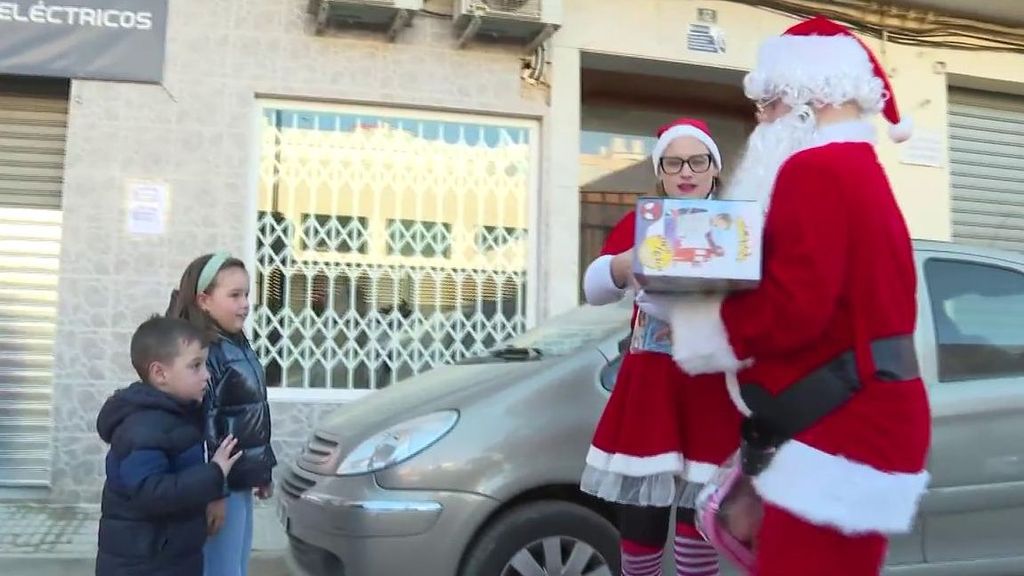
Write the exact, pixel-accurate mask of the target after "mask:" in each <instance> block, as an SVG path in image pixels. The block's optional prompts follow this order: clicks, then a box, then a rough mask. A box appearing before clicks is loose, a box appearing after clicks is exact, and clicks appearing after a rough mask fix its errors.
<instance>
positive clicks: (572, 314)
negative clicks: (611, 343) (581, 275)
mask: <svg viewBox="0 0 1024 576" xmlns="http://www.w3.org/2000/svg"><path fill="white" fill-rule="evenodd" d="M632 310H633V308H632V302H624V303H622V304H616V305H610V306H580V307H579V308H576V309H573V310H570V311H569V312H566V313H564V314H560V315H558V316H555V317H553V318H549V319H547V320H545V321H544V322H542V323H541V324H539V325H538V326H537V327H536V328H533V329H532V330H528V331H526V332H524V333H522V334H520V335H519V336H516V337H515V338H512V339H511V340H509V341H508V342H506V343H505V344H504V345H503V346H511V347H522V348H533V349H536V350H538V351H539V352H541V353H542V354H543V355H544V356H545V357H549V356H564V355H568V354H572V353H574V352H576V351H578V350H580V349H581V348H583V347H584V346H591V345H593V344H595V343H597V342H600V341H601V340H604V339H605V338H609V337H611V336H612V335H613V334H614V333H615V332H618V331H621V330H623V329H624V328H626V327H627V326H629V315H630V313H631V312H632Z"/></svg>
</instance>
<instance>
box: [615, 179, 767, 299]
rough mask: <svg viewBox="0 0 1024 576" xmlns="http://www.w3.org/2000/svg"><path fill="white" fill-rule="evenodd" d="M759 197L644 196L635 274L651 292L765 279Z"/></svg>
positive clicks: (737, 286) (748, 284) (731, 286)
mask: <svg viewBox="0 0 1024 576" xmlns="http://www.w3.org/2000/svg"><path fill="white" fill-rule="evenodd" d="M763 226H764V212H763V211H762V209H761V205H760V204H759V203H757V202H748V201H737V200H701V199H685V198H641V199H640V200H639V201H638V202H637V210H636V258H634V260H633V274H634V276H636V279H637V281H638V282H639V284H640V286H641V287H642V288H643V289H644V290H646V291H648V292H719V291H728V290H742V289H750V288H755V287H756V286H757V285H758V283H759V282H760V280H761V230H762V228H763Z"/></svg>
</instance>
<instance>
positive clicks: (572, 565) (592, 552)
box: [461, 501, 619, 576]
mask: <svg viewBox="0 0 1024 576" xmlns="http://www.w3.org/2000/svg"><path fill="white" fill-rule="evenodd" d="M618 573H619V533H618V531H617V530H616V529H615V527H614V526H612V524H611V523H610V522H608V520H605V519H604V518H603V517H602V516H601V515H599V514H597V513H596V512H594V511H592V510H589V509H588V508H585V507H583V506H580V505H577V504H572V503H570V502H557V501H546V502H534V503H531V504H524V505H522V506H519V507H516V508H513V509H512V510H509V511H508V512H505V513H504V514H502V515H501V516H500V517H499V518H498V519H497V520H496V521H495V522H494V523H493V524H492V525H491V526H489V527H488V528H487V529H486V530H485V531H484V532H483V534H481V535H480V537H479V538H478V539H477V541H476V543H475V544H474V545H473V547H472V548H471V549H470V551H469V554H468V556H467V557H466V561H465V562H464V564H463V568H462V571H461V574H462V576H614V575H617V574H618Z"/></svg>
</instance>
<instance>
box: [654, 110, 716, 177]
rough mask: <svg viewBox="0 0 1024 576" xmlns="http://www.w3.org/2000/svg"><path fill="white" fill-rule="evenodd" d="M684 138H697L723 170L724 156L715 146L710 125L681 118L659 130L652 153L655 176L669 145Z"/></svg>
mask: <svg viewBox="0 0 1024 576" xmlns="http://www.w3.org/2000/svg"><path fill="white" fill-rule="evenodd" d="M684 136H689V137H690V138H696V139H697V140H698V141H700V143H701V144H703V145H705V146H707V148H708V152H710V153H711V157H712V158H714V160H715V166H717V167H718V169H719V170H721V169H722V154H721V153H720V152H719V151H718V145H717V144H715V140H714V138H712V137H711V131H710V130H708V125H707V124H705V123H703V122H701V121H700V120H695V119H693V118H679V119H678V120H673V121H672V122H669V123H668V124H665V125H664V126H662V127H661V128H658V143H657V144H655V145H654V151H653V152H651V160H652V161H653V162H654V173H655V174H657V173H658V165H659V164H660V163H661V158H662V156H664V155H665V149H666V148H668V145H669V144H671V143H672V141H673V140H675V139H676V138H683V137H684Z"/></svg>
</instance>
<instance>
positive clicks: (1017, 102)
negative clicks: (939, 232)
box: [949, 90, 1024, 250]
mask: <svg viewBox="0 0 1024 576" xmlns="http://www.w3.org/2000/svg"><path fill="white" fill-rule="evenodd" d="M949 100H950V102H949V141H950V149H949V159H950V176H951V180H952V189H953V238H954V239H955V240H957V241H961V242H967V243H971V244H982V245H987V246H997V247H1000V248H1009V249H1011V250H1024V97H1020V96H1016V97H1015V96H1009V95H999V94H993V93H988V92H977V91H970V90H950V93H949Z"/></svg>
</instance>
